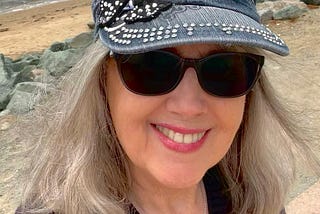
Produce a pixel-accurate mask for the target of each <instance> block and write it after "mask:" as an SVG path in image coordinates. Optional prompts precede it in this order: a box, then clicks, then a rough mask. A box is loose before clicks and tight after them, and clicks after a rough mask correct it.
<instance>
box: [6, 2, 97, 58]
mask: <svg viewBox="0 0 320 214" xmlns="http://www.w3.org/2000/svg"><path fill="white" fill-rule="evenodd" d="M90 3H91V1H89V0H70V1H66V2H59V3H55V4H50V5H46V6H42V7H37V8H32V9H29V10H24V11H18V12H13V13H6V14H0V53H3V54H4V55H6V56H9V57H12V58H17V57H18V56H19V55H21V54H23V53H28V52H37V51H42V50H44V49H46V48H47V47H48V46H49V45H50V44H51V43H53V42H55V41H63V40H65V39H66V38H70V37H73V36H75V35H77V34H79V33H82V32H85V31H88V30H89V28H88V26H87V23H89V22H91V21H92V16H91V12H90ZM1 31H2V32H1Z"/></svg>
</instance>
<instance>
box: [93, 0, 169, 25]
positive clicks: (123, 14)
mask: <svg viewBox="0 0 320 214" xmlns="http://www.w3.org/2000/svg"><path fill="white" fill-rule="evenodd" d="M171 6H172V3H171V2H166V1H162V0H100V3H99V6H98V7H97V11H96V15H97V16H98V17H99V19H98V20H97V21H98V23H99V27H107V28H110V27H112V25H113V24H114V23H115V22H117V21H119V20H121V21H124V22H125V23H126V24H131V23H134V22H146V21H150V20H152V19H154V18H156V17H158V16H159V15H160V13H161V12H162V11H165V10H168V9H169V8H170V7H171Z"/></svg>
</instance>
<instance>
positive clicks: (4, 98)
mask: <svg viewBox="0 0 320 214" xmlns="http://www.w3.org/2000/svg"><path fill="white" fill-rule="evenodd" d="M10 93H11V89H10V88H9V87H5V86H0V111H2V110H4V109H6V107H7V105H8V103H9V101H10Z"/></svg>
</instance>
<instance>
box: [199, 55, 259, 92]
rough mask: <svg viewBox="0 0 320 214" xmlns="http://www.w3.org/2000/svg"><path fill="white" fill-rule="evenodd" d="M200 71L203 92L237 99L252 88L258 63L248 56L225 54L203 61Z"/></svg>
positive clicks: (257, 70)
mask: <svg viewBox="0 0 320 214" xmlns="http://www.w3.org/2000/svg"><path fill="white" fill-rule="evenodd" d="M200 70H201V74H200V75H199V77H198V78H199V80H200V84H201V86H202V88H203V89H204V90H205V91H207V92H208V93H210V94H212V95H216V96H221V97H237V96H241V95H244V94H245V93H246V92H247V91H248V90H249V89H251V88H252V86H253V84H254V82H255V80H256V76H257V74H258V72H259V63H258V61H257V60H256V59H255V58H253V57H251V56H250V55H245V54H236V53H230V54H228V53H226V54H222V55H219V56H213V57H209V58H207V59H205V60H204V61H203V62H202V63H201V69H200Z"/></svg>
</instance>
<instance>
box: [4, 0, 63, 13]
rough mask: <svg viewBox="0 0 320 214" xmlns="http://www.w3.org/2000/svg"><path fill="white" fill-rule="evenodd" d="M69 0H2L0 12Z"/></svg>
mask: <svg viewBox="0 0 320 214" xmlns="http://www.w3.org/2000/svg"><path fill="white" fill-rule="evenodd" d="M61 1H67V0H0V14H3V13H9V12H14V11H19V10H25V9H29V8H32V7H38V6H41V5H45V4H52V3H56V2H61Z"/></svg>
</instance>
